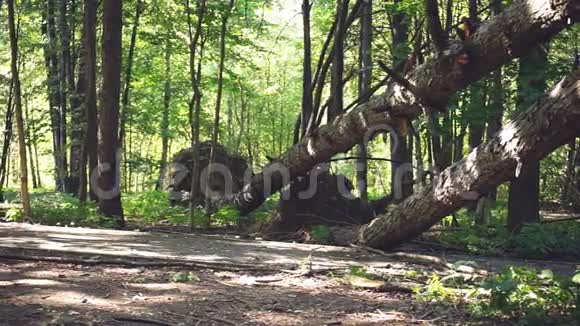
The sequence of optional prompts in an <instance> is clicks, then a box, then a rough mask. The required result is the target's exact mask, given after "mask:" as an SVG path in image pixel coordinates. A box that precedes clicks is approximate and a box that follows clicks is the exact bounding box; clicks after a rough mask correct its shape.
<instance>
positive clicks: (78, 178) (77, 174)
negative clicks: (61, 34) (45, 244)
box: [68, 4, 90, 201]
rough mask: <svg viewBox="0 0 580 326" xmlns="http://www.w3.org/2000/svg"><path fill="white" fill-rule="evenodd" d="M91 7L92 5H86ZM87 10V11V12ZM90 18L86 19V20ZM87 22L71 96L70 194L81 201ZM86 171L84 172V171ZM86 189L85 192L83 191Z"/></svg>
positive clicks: (84, 27) (84, 184) (84, 177)
mask: <svg viewBox="0 0 580 326" xmlns="http://www.w3.org/2000/svg"><path fill="white" fill-rule="evenodd" d="M86 6H90V4H85V7H86ZM86 10H87V9H85V11H86ZM86 18H88V17H85V19H86ZM86 24H87V23H86V22H85V23H84V24H83V29H82V34H83V35H82V43H83V44H81V51H80V52H81V55H80V64H79V71H78V74H79V75H78V80H77V88H76V91H75V92H74V94H72V95H71V101H70V103H71V115H70V121H71V123H70V128H69V129H70V138H71V143H70V175H69V182H68V186H69V189H68V190H69V192H70V193H72V194H73V195H75V196H77V197H79V198H81V197H83V198H81V201H84V200H85V199H86V168H87V167H86V158H85V157H84V156H85V155H86V154H85V150H84V147H85V140H86V127H85V126H86V124H87V122H88V121H87V116H86V108H85V98H86V93H87V76H86V75H87V56H86V54H85V52H86V48H85V47H86V45H85V44H84V42H85V41H84V39H85V38H86V33H87V31H86ZM83 170H84V171H83ZM81 187H84V188H85V189H84V190H81Z"/></svg>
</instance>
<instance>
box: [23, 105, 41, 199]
mask: <svg viewBox="0 0 580 326" xmlns="http://www.w3.org/2000/svg"><path fill="white" fill-rule="evenodd" d="M24 119H25V121H27V125H26V128H25V130H24V133H25V135H26V138H25V139H26V149H27V150H28V157H27V158H28V161H29V162H30V174H31V175H32V188H33V189H36V188H38V182H37V174H38V173H37V170H36V168H35V164H34V154H33V152H32V144H33V140H32V132H31V129H33V127H34V126H33V124H32V121H33V120H34V119H32V117H31V115H30V110H29V109H28V98H26V97H25V98H24Z"/></svg>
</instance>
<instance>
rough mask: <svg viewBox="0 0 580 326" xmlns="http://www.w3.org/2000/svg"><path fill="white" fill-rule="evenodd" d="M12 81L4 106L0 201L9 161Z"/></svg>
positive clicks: (11, 126) (12, 107)
mask: <svg viewBox="0 0 580 326" xmlns="http://www.w3.org/2000/svg"><path fill="white" fill-rule="evenodd" d="M13 100H14V81H13V79H10V89H9V91H8V101H7V104H6V113H5V115H4V139H3V142H2V158H1V161H0V199H1V200H2V201H4V192H3V188H4V183H5V181H6V174H7V173H6V171H7V170H8V161H9V159H10V157H9V156H10V143H11V142H12V134H13V123H12V119H13V117H14V104H13Z"/></svg>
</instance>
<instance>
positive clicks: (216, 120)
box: [205, 0, 235, 226]
mask: <svg viewBox="0 0 580 326" xmlns="http://www.w3.org/2000/svg"><path fill="white" fill-rule="evenodd" d="M234 3H235V0H230V2H229V6H228V9H227V11H226V12H225V13H224V14H223V16H222V25H221V31H220V57H219V66H218V78H217V83H218V84H217V87H218V88H217V96H216V105H215V113H214V118H213V119H214V120H213V128H212V135H211V141H212V143H211V150H210V155H209V164H210V165H209V166H208V173H207V177H208V178H211V175H212V173H213V172H212V166H211V165H212V164H213V162H214V161H215V145H216V143H217V142H218V138H219V131H220V111H221V105H222V92H223V86H224V64H225V61H226V34H227V31H228V20H229V18H230V15H231V13H232V10H233V9H234ZM208 184H209V183H208ZM208 187H209V186H208ZM210 190H211V189H205V191H206V202H205V207H206V209H210V208H211V207H210V206H211V196H209V195H208V194H209V191H210ZM205 222H206V226H208V225H209V222H210V221H209V216H208V219H207V220H206V221H205Z"/></svg>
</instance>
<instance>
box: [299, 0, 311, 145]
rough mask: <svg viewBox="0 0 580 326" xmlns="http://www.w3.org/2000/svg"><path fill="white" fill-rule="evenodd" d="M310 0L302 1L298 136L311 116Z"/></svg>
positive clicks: (303, 131)
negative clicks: (301, 61)
mask: <svg viewBox="0 0 580 326" xmlns="http://www.w3.org/2000/svg"><path fill="white" fill-rule="evenodd" d="M311 8H312V5H311V4H310V0H303V1H302V24H303V30H304V62H303V77H302V111H301V116H300V128H299V129H300V131H299V132H300V133H299V135H300V137H299V138H302V137H304V135H305V134H306V133H307V132H308V123H309V122H310V119H311V117H312V105H313V104H312V92H311V91H310V89H311V88H312V42H311V39H310V9H311Z"/></svg>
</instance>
